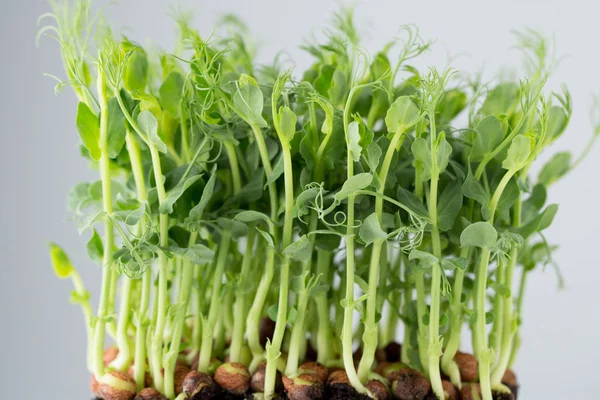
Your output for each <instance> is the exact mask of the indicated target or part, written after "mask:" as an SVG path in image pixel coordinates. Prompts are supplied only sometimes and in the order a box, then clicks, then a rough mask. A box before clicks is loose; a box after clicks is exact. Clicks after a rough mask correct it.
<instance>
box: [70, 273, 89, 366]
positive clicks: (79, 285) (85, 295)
mask: <svg viewBox="0 0 600 400" xmlns="http://www.w3.org/2000/svg"><path fill="white" fill-rule="evenodd" d="M71 281H72V282H73V286H74V287H75V293H77V295H78V296H79V298H80V299H81V300H82V301H81V303H80V304H81V311H82V312H83V318H84V321H85V333H86V338H87V351H86V362H87V368H88V370H89V371H90V372H93V360H94V358H93V356H94V353H93V350H94V347H93V346H92V345H93V334H94V331H93V330H92V325H91V321H92V317H93V316H94V312H93V311H92V306H91V305H90V300H89V297H90V293H89V292H88V291H87V290H86V289H85V286H84V285H83V281H82V280H81V276H80V275H79V273H78V272H77V271H75V270H73V272H72V273H71Z"/></svg>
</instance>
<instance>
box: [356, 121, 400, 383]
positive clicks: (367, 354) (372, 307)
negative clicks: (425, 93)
mask: <svg viewBox="0 0 600 400" xmlns="http://www.w3.org/2000/svg"><path fill="white" fill-rule="evenodd" d="M403 132H404V128H401V129H398V131H396V133H395V134H394V136H393V137H392V140H391V142H390V145H389V146H388V148H387V151H386V153H385V157H384V159H383V163H382V165H381V170H380V171H379V181H380V185H379V189H377V193H379V194H381V195H383V193H384V191H385V185H386V181H387V177H388V174H389V171H390V167H391V164H392V159H393V158H394V154H395V152H396V151H397V150H398V148H400V147H401V146H402V143H403V142H404V139H405V138H406V136H405V135H403ZM375 214H376V215H377V219H378V221H379V224H381V223H382V220H383V198H382V197H380V196H378V197H376V198H375ZM383 243H384V242H383V240H378V241H375V242H374V243H373V247H372V252H371V261H370V265H369V283H368V285H369V286H368V297H367V312H366V318H365V323H364V328H365V333H366V335H364V336H363V340H364V344H363V355H362V358H361V360H360V363H359V365H358V377H359V379H360V380H361V382H366V380H367V379H368V376H369V372H370V371H371V368H372V366H373V361H374V360H375V351H376V350H377V337H378V329H379V328H378V326H377V323H376V321H375V318H376V305H377V285H378V283H379V279H378V278H379V260H380V257H381V249H382V247H383Z"/></svg>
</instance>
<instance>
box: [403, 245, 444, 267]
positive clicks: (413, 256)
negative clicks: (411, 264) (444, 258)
mask: <svg viewBox="0 0 600 400" xmlns="http://www.w3.org/2000/svg"><path fill="white" fill-rule="evenodd" d="M408 259H409V261H412V260H419V261H420V263H421V266H422V267H424V268H431V267H433V266H434V265H437V264H439V262H440V260H439V259H438V258H437V257H436V256H434V255H433V254H430V253H427V252H425V251H421V250H417V249H412V250H411V252H410V253H409V254H408Z"/></svg>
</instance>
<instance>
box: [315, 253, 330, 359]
mask: <svg viewBox="0 0 600 400" xmlns="http://www.w3.org/2000/svg"><path fill="white" fill-rule="evenodd" d="M330 262H331V254H330V253H328V252H326V251H323V250H319V251H318V252H317V274H318V275H322V276H323V279H324V280H325V282H329V269H330ZM315 303H316V306H317V314H318V319H319V324H318V327H317V362H319V363H321V364H323V365H325V363H327V362H328V361H330V360H332V359H333V348H332V343H331V342H332V334H333V333H332V326H331V325H332V322H331V312H330V307H329V303H328V302H327V293H319V294H317V296H316V298H315Z"/></svg>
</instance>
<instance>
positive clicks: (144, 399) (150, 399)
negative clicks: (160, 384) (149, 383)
mask: <svg viewBox="0 0 600 400" xmlns="http://www.w3.org/2000/svg"><path fill="white" fill-rule="evenodd" d="M133 400H167V398H166V397H165V396H163V395H162V394H161V393H160V392H159V391H158V390H156V389H154V388H149V387H148V388H145V389H142V390H141V391H140V392H139V393H138V394H137V396H135V398H134V399H133Z"/></svg>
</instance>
